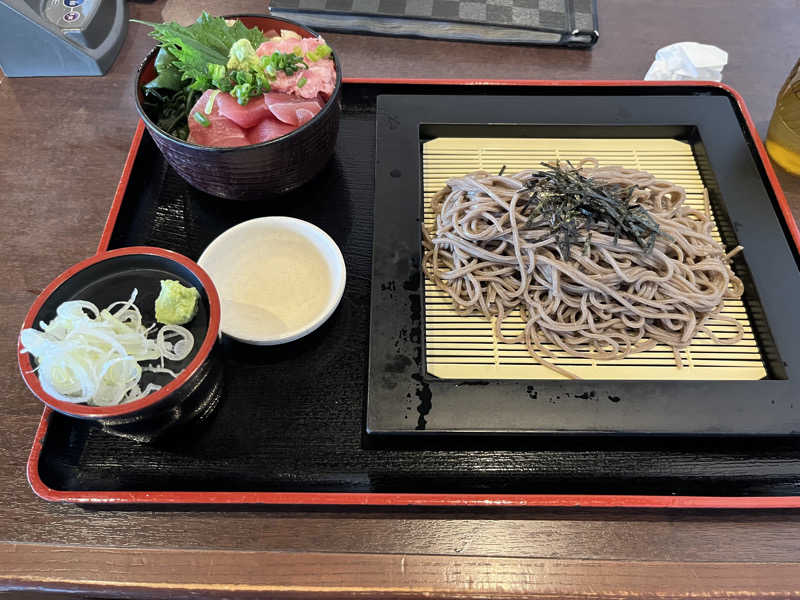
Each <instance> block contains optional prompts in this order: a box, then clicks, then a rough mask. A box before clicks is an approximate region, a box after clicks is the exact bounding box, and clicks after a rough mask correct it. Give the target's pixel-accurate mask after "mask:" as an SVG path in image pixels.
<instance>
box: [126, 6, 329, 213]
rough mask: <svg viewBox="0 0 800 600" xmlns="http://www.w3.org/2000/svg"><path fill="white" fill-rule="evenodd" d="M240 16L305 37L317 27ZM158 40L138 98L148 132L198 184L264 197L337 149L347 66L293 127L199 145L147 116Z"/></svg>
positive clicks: (288, 186) (296, 183)
mask: <svg viewBox="0 0 800 600" xmlns="http://www.w3.org/2000/svg"><path fill="white" fill-rule="evenodd" d="M226 18H229V19H239V20H241V21H242V22H243V23H244V24H245V25H247V26H248V27H258V28H259V29H261V30H262V31H264V32H265V33H266V32H268V31H279V30H281V29H288V30H291V31H294V32H296V33H298V34H300V35H301V36H303V37H309V36H317V33H316V32H314V31H312V30H311V29H308V28H307V27H304V26H302V25H300V24H299V23H296V22H294V21H290V20H288V19H281V18H278V17H265V16H255V15H241V16H235V15H234V16H230V17H226ZM158 49H159V48H158V46H156V47H155V48H153V50H152V51H151V52H150V53H149V54H148V55H147V58H145V60H144V62H143V63H142V64H141V66H140V67H139V70H138V73H137V76H136V78H135V81H134V86H135V88H134V98H135V99H136V109H137V110H138V112H139V116H140V117H141V118H142V121H144V124H145V126H146V127H147V130H148V132H149V133H150V135H151V136H152V138H153V140H154V141H155V143H156V145H157V146H158V147H159V149H160V150H161V152H162V153H163V154H164V158H165V159H166V160H167V162H168V163H169V164H170V165H171V166H172V168H173V169H175V171H177V172H178V174H179V175H180V176H181V177H183V178H184V179H185V180H186V181H188V182H189V183H190V184H191V185H193V186H194V187H196V188H197V189H199V190H202V191H204V192H207V193H209V194H212V195H214V196H219V197H221V198H226V199H229V200H260V199H264V198H269V197H274V196H277V195H280V194H283V193H286V192H289V191H291V190H293V189H296V188H298V187H300V186H301V185H303V184H304V183H307V182H308V181H310V180H311V179H312V178H313V177H314V176H315V175H317V173H319V172H320V171H321V170H322V168H323V167H324V166H325V164H326V163H327V162H328V160H329V159H330V157H331V155H332V154H333V150H334V146H335V144H336V136H337V134H338V132H339V117H340V115H341V101H340V96H341V89H342V69H341V66H340V65H339V61H338V59H337V57H336V53H335V52H334V53H333V54H332V57H333V61H334V64H335V66H336V87H335V88H334V91H333V94H332V95H331V97H330V98H329V99H328V101H327V102H326V103H325V106H323V107H322V110H321V111H320V112H319V113H318V114H317V115H315V116H314V118H312V119H311V120H310V121H308V123H306V124H304V125H302V126H300V127H298V128H297V129H295V130H294V131H292V132H291V133H289V134H287V135H285V136H283V137H280V138H277V139H274V140H270V141H268V142H263V143H260V144H253V145H249V146H238V147H233V148H213V147H207V146H199V145H197V144H193V143H191V142H187V141H184V140H182V139H180V138H178V137H175V136H172V135H169V134H167V133H165V132H164V131H162V130H161V129H159V128H158V127H157V126H156V124H155V123H153V121H152V120H151V119H150V117H148V115H147V113H146V112H145V110H144V108H143V105H142V102H143V100H144V96H143V93H142V85H143V84H145V83H147V82H149V81H151V80H152V79H153V78H154V77H155V75H156V72H155V66H154V62H155V57H156V54H157V53H158Z"/></svg>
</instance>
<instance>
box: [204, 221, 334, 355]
mask: <svg viewBox="0 0 800 600" xmlns="http://www.w3.org/2000/svg"><path fill="white" fill-rule="evenodd" d="M197 263H198V264H199V265H200V266H201V267H202V268H203V269H204V270H205V271H206V272H207V273H208V274H209V276H210V277H211V280H212V281H213V282H214V285H215V286H216V288H217V291H218V292H219V297H220V301H221V304H222V320H221V325H220V330H221V331H222V333H224V334H225V335H228V336H230V337H232V338H235V339H237V340H239V341H242V342H245V343H248V344H257V345H262V346H268V345H274V344H284V343H286V342H291V341H294V340H296V339H299V338H301V337H303V336H305V335H308V334H309V333H311V332H312V331H314V330H315V329H317V328H318V327H319V326H320V325H322V324H323V323H324V322H325V321H326V320H327V319H328V317H330V316H331V314H333V311H334V310H336V307H337V306H338V305H339V301H340V300H341V299H342V294H343V293H344V285H345V281H346V279H347V274H346V270H345V265H344V258H343V257H342V253H341V251H340V250H339V247H338V246H337V245H336V242H334V241H333V240H332V239H331V237H330V236H329V235H328V234H327V233H325V232H324V231H322V229H320V228H319V227H317V226H316V225H312V224H311V223H308V222H306V221H301V220H300V219H294V218H292V217H261V218H258V219H252V220H250V221H245V222H244V223H240V224H239V225H236V226H235V227H231V228H230V229H228V230H227V231H225V232H224V233H222V234H221V235H220V236H219V237H217V238H216V239H215V240H214V241H213V242H211V244H209V245H208V247H207V248H206V249H205V251H204V252H203V254H202V255H201V256H200V258H199V260H198V261H197Z"/></svg>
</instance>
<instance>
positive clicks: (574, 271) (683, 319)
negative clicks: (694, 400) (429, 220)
mask: <svg viewBox="0 0 800 600" xmlns="http://www.w3.org/2000/svg"><path fill="white" fill-rule="evenodd" d="M590 166H591V167H590ZM580 169H581V171H580V172H581V174H583V175H585V176H587V177H590V178H591V179H592V180H594V181H597V182H602V183H619V184H622V185H625V186H631V185H633V186H637V187H636V189H635V191H634V192H633V198H632V201H633V202H638V203H639V204H641V205H642V206H643V207H644V208H646V209H647V211H648V212H649V214H650V216H651V217H652V219H653V220H654V221H655V222H656V223H657V224H658V226H659V229H660V234H659V236H658V237H657V239H656V241H655V245H654V247H653V248H652V249H651V250H649V251H648V249H646V248H642V247H640V245H638V244H637V243H636V242H634V241H630V240H627V239H622V238H620V239H618V240H616V241H615V239H614V234H613V232H611V230H610V228H609V227H608V226H607V224H603V223H599V224H598V227H596V228H595V229H593V230H592V232H591V234H590V235H588V236H587V235H584V238H588V239H585V243H584V244H581V245H571V246H570V247H569V256H562V255H561V250H560V249H559V247H558V244H557V243H556V239H555V237H554V236H553V235H552V234H551V232H550V229H548V228H547V227H543V226H538V228H531V229H529V228H526V223H528V215H527V214H523V211H524V205H525V202H524V200H526V199H527V195H526V194H527V193H529V188H528V187H527V186H526V183H527V182H528V181H529V180H530V179H531V177H532V176H533V175H534V173H535V171H523V172H521V173H517V174H516V175H511V176H503V175H490V174H488V173H485V172H480V171H479V172H475V173H471V174H469V175H466V176H464V177H458V178H455V179H451V180H449V181H448V182H447V186H446V187H445V188H443V189H442V190H441V191H439V192H438V193H437V194H436V195H435V196H434V197H433V198H432V200H431V208H432V209H433V212H434V214H435V218H436V220H435V225H434V227H433V228H432V230H431V231H428V230H427V229H425V228H424V227H423V231H424V235H423V243H424V245H425V255H424V259H423V269H424V271H425V273H426V274H427V276H428V278H429V279H430V280H431V281H432V282H433V283H435V284H436V285H437V286H438V287H439V288H440V289H442V290H443V291H445V292H446V293H447V294H449V295H450V297H451V298H452V300H453V304H454V306H455V309H456V311H457V312H458V313H459V314H462V315H469V314H474V313H479V314H482V315H483V316H484V317H486V318H487V319H489V320H494V335H495V337H496V338H497V339H498V340H499V341H501V342H503V343H518V342H523V343H524V344H525V345H526V347H527V349H528V352H529V353H530V355H531V356H532V357H533V358H534V359H535V360H536V361H538V362H539V363H541V364H543V365H546V366H547V367H549V368H551V369H554V370H555V371H557V372H559V373H561V374H562V375H565V376H567V377H575V376H574V375H573V374H572V373H571V372H569V371H568V370H566V369H564V368H562V367H560V366H558V365H556V364H553V362H552V361H553V360H554V359H555V358H556V356H555V354H554V352H553V351H552V350H551V348H557V349H560V350H561V351H563V352H565V353H566V354H567V355H569V356H572V357H580V358H589V359H593V360H617V359H621V358H624V357H626V356H628V355H630V354H633V353H635V352H643V351H645V350H649V349H651V348H653V347H654V346H656V345H657V344H665V345H667V346H669V347H671V348H672V349H673V352H674V354H675V358H676V364H677V366H678V367H680V366H681V359H680V353H679V350H680V349H681V348H686V347H687V346H689V344H690V343H691V342H692V340H693V338H694V337H695V336H696V335H697V334H698V332H704V333H705V334H706V335H707V336H708V337H709V338H710V339H711V340H713V341H714V342H716V343H728V344H734V343H736V342H738V341H739V340H741V338H742V335H743V330H742V326H741V324H740V323H739V322H738V321H737V320H736V319H734V318H732V317H730V316H727V315H722V314H720V311H721V310H722V308H723V305H724V301H725V299H726V298H739V297H741V295H742V292H743V287H742V282H741V281H740V280H739V278H738V277H736V275H734V273H733V272H732V270H731V268H730V264H729V263H730V259H731V257H732V256H733V255H734V254H736V253H737V252H738V251H739V250H740V249H741V248H738V247H737V248H735V249H734V250H732V251H731V252H730V253H727V254H726V251H725V249H724V248H723V246H722V245H721V244H720V243H719V242H718V241H716V240H715V239H714V238H713V237H712V230H713V229H714V222H713V221H712V219H711V215H710V210H709V207H708V201H707V197H706V209H705V211H698V210H695V209H693V208H691V207H689V206H687V205H686V204H685V203H684V201H685V199H686V194H685V192H684V190H683V188H681V187H679V186H677V185H674V184H672V183H670V182H667V181H660V180H657V179H656V178H655V177H653V176H652V175H650V174H649V173H646V172H643V171H635V170H630V169H625V168H622V167H616V166H615V167H598V166H597V162H596V161H594V160H592V159H587V160H586V161H583V162H582V163H581V164H580ZM603 225H606V227H605V229H604V227H603ZM583 233H584V234H585V233H586V232H583ZM517 309H519V312H520V314H521V317H522V319H523V321H524V322H525V323H526V324H525V327H524V329H523V331H522V332H521V333H520V334H519V335H516V336H513V337H509V336H506V335H505V334H504V333H503V323H504V321H505V320H506V319H507V318H508V317H509V315H510V314H511V313H512V312H513V311H515V310H517ZM710 319H714V320H717V321H724V322H726V323H729V324H731V325H734V326H735V333H734V334H733V335H732V336H731V337H727V338H724V339H720V338H719V337H717V336H716V335H715V334H714V333H713V332H712V331H711V330H710V329H709V328H708V327H707V323H708V321H709V320H710Z"/></svg>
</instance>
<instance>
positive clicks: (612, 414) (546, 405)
mask: <svg viewBox="0 0 800 600" xmlns="http://www.w3.org/2000/svg"><path fill="white" fill-rule="evenodd" d="M645 90H646V91H645ZM676 90H680V91H681V92H682V94H680V95H675V94H674V92H675V91H676ZM626 91H627V92H628V94H627V95H621V94H620V93H619V91H618V90H617V89H614V88H608V87H601V88H592V87H584V88H583V89H582V90H581V91H580V92H579V93H576V92H575V90H564V89H562V88H560V87H557V88H550V89H548V90H546V91H542V90H539V91H538V93H536V94H535V95H533V96H528V95H524V94H514V95H499V94H498V95H479V94H473V95H469V96H455V95H453V94H424V95H411V94H404V95H399V94H398V95H382V96H380V97H378V100H377V115H378V116H377V132H378V135H377V144H378V146H377V149H378V150H377V159H376V164H377V168H376V180H375V219H374V220H375V247H374V252H373V267H374V268H373V284H372V332H371V335H370V379H369V397H368V401H367V431H368V432H369V433H371V434H414V435H432V434H451V435H478V434H494V435H502V434H561V435H563V434H627V435H635V434H679V435H698V434H716V435H719V434H740V435H741V434H769V435H788V434H794V433H797V432H800V372H798V371H797V370H798V368H800V343H798V342H797V340H798V338H800V320H798V319H796V318H795V314H794V313H795V303H796V298H798V297H800V271H798V249H797V247H796V246H795V244H794V242H793V240H792V238H791V235H790V233H789V231H788V230H787V229H785V228H784V227H783V225H782V224H783V223H784V221H783V218H782V214H781V212H780V207H779V205H778V202H777V197H776V196H775V194H774V191H773V188H772V186H771V184H770V183H769V181H768V179H767V178H766V177H765V176H764V174H763V165H762V164H761V159H760V157H759V156H758V153H757V150H756V147H755V143H754V140H753V139H752V138H751V134H750V132H749V131H748V130H747V128H746V127H745V126H744V123H743V122H742V113H741V112H740V110H739V108H738V105H737V103H736V102H735V98H734V97H733V96H732V95H731V94H730V93H729V92H728V91H726V90H724V89H722V88H714V87H707V88H705V90H704V92H703V93H691V88H687V87H684V86H681V87H678V88H675V89H672V90H670V91H668V92H665V91H664V89H663V88H662V89H658V88H649V89H648V88H642V87H638V88H637V87H636V86H631V87H628V88H627V90H626ZM635 91H638V95H630V94H632V93H633V92H635ZM437 137H449V138H454V137H472V138H475V137H487V138H512V137H516V138H535V137H542V138H548V137H551V138H552V137H558V138H569V137H572V138H595V139H603V138H674V139H680V140H685V141H686V142H687V143H688V144H690V145H691V147H692V152H693V154H694V155H695V159H696V162H697V164H698V165H699V166H700V175H701V177H702V179H703V184H704V186H705V187H706V188H707V190H708V191H709V197H710V202H711V205H712V207H713V210H714V213H715V215H716V216H717V220H718V221H719V222H720V223H721V224H722V226H721V227H720V229H721V234H722V236H723V240H724V242H725V243H726V246H727V247H729V248H732V247H734V246H736V245H737V244H741V245H742V246H743V247H744V249H745V250H744V252H743V253H742V254H741V255H739V256H738V257H737V258H736V259H735V261H734V268H735V269H736V270H737V271H738V273H739V275H740V276H741V278H742V280H743V281H744V282H745V294H744V296H743V301H744V304H745V306H746V308H747V310H748V311H749V316H750V321H751V324H752V326H753V330H754V336H755V338H756V341H757V343H758V344H759V347H760V349H761V352H762V355H763V356H764V357H765V362H766V367H767V373H768V376H767V377H766V378H765V379H762V380H760V381H685V380H684V381H622V380H618V381H588V380H567V381H564V380H554V381H545V380H535V379H528V380H522V381H507V380H494V381H481V380H477V379H467V380H463V381H458V380H443V379H438V378H436V377H434V376H430V375H428V374H427V369H426V366H425V364H424V360H423V357H424V356H425V352H424V335H421V334H420V331H424V322H423V320H424V315H423V314H422V312H423V311H421V308H420V299H421V298H423V294H424V282H423V281H422V280H421V277H420V271H419V264H420V254H421V232H420V223H421V215H422V201H421V199H422V192H421V190H422V175H421V174H422V164H421V155H422V153H421V144H422V143H424V142H425V141H427V140H431V139H434V138H437ZM535 166H537V165H531V168H533V167H535ZM409 199H413V201H410V200H409ZM396 284H397V285H396ZM421 338H422V339H421ZM404 395H405V396H409V397H418V398H424V402H425V404H426V406H427V407H428V410H427V413H426V414H425V415H424V416H422V417H421V418H420V419H419V421H418V423H409V422H408V419H406V418H405V415H403V414H402V412H401V411H400V410H398V398H402V397H403V396H404ZM795 403H797V408H795Z"/></svg>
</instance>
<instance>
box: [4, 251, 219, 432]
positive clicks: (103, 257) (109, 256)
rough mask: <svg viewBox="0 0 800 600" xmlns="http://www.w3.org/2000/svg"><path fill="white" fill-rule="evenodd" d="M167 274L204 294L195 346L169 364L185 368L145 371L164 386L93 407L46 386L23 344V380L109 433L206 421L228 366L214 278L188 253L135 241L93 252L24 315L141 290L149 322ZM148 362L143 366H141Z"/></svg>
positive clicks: (34, 320) (193, 324) (48, 313)
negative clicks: (220, 344) (222, 354)
mask: <svg viewBox="0 0 800 600" xmlns="http://www.w3.org/2000/svg"><path fill="white" fill-rule="evenodd" d="M162 279H173V280H177V281H179V282H181V283H182V284H183V285H185V286H192V287H194V288H196V289H197V290H198V292H199V293H200V301H199V307H198V311H197V315H196V316H195V317H194V318H193V319H192V320H191V321H190V322H189V323H187V324H185V325H184V327H186V328H187V329H188V330H189V331H191V333H192V335H193V336H194V346H193V348H192V351H191V352H190V353H189V355H188V356H187V357H186V358H185V359H184V360H182V361H165V366H166V367H168V368H170V369H171V370H173V371H174V372H175V373H178V376H177V377H176V378H174V379H173V378H172V377H171V376H170V375H165V374H154V373H143V375H142V380H141V382H140V387H142V388H144V387H145V386H146V385H147V383H148V382H151V381H152V382H153V383H157V384H159V385H162V386H163V387H162V388H161V389H160V390H158V391H156V392H153V393H151V394H148V395H147V396H144V397H143V398H140V399H138V400H134V401H132V402H127V403H124V404H119V405H116V406H91V405H88V404H75V403H71V402H66V401H63V400H59V399H57V398H55V397H53V396H51V395H50V394H48V393H47V392H45V390H44V389H43V388H42V385H41V382H40V381H39V377H38V375H37V374H36V372H35V371H34V368H35V359H34V358H33V357H32V356H31V355H30V354H28V353H23V352H22V350H23V346H22V342H21V340H20V339H18V341H17V346H18V357H19V367H20V371H21V373H22V378H23V379H24V380H25V383H26V384H27V386H28V388H29V389H30V390H31V392H33V394H34V395H35V396H36V397H37V398H39V400H41V401H42V402H44V403H45V404H46V405H47V406H49V407H50V408H51V409H53V410H55V411H58V412H60V413H62V414H65V415H69V416H71V417H76V418H80V419H91V420H95V421H97V423H98V424H99V425H100V426H101V427H102V428H103V429H105V430H106V431H108V432H109V433H113V434H116V435H121V436H123V437H129V438H132V439H136V440H139V441H150V440H153V439H155V438H157V437H159V436H161V435H162V434H164V433H165V432H167V431H172V430H173V429H174V428H175V427H177V426H178V425H186V424H189V423H195V422H197V421H202V420H204V419H206V418H208V416H209V415H210V414H211V413H212V412H213V410H214V408H216V406H217V404H218V401H219V398H220V395H221V393H220V392H221V385H222V366H221V362H222V361H221V360H220V359H219V357H218V352H217V350H216V347H217V339H218V337H219V324H220V302H219V296H218V294H217V290H216V288H215V287H214V284H213V283H212V281H211V278H210V277H209V276H208V275H207V274H206V272H205V271H203V269H201V268H200V267H199V266H198V265H197V264H196V263H194V262H193V261H191V260H189V259H188V258H186V257H185V256H183V255H181V254H177V253H176V252H171V251H169V250H164V249H162V248H153V247H148V246H136V247H131V248H121V249H118V250H111V251H108V252H103V253H100V254H97V255H95V256H92V257H91V258H88V259H86V260H84V261H82V262H79V263H78V264H76V265H75V266H73V267H71V268H69V269H67V270H66V271H65V272H64V273H62V274H61V275H59V276H58V277H57V278H56V279H55V280H54V281H53V282H52V283H51V284H50V285H48V286H47V288H46V289H45V290H44V291H43V292H42V293H41V294H40V295H39V297H38V298H37V299H36V301H35V302H34V303H33V306H31V308H30V310H29V311H28V314H27V315H26V316H25V322H24V323H23V325H22V329H28V328H31V327H34V328H36V329H40V327H39V323H40V322H42V321H44V322H45V323H49V322H50V321H51V320H52V319H53V318H55V316H56V309H57V308H58V306H59V305H60V304H62V303H63V302H67V301H69V300H86V301H89V302H92V303H93V304H95V305H96V306H97V307H98V308H99V309H101V310H102V309H103V308H105V307H106V306H108V305H109V304H111V303H113V302H116V301H118V300H127V299H128V298H129V297H130V295H131V292H132V291H133V289H136V290H137V291H138V294H137V297H136V300H135V304H136V306H137V307H138V308H139V311H140V312H141V314H142V323H143V324H145V325H146V326H147V325H150V324H152V323H154V322H155V299H156V297H157V296H158V294H159V292H160V290H161V280H162ZM140 364H141V363H140Z"/></svg>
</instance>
